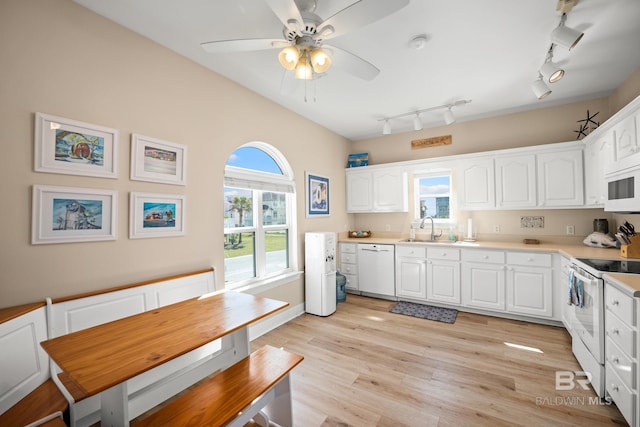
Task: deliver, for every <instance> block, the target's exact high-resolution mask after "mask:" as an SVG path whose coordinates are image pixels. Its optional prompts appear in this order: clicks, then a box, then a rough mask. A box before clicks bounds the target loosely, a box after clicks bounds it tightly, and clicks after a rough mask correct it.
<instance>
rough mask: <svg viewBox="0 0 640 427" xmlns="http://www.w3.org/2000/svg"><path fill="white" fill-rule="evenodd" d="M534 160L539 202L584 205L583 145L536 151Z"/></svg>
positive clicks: (550, 205) (564, 205)
mask: <svg viewBox="0 0 640 427" xmlns="http://www.w3.org/2000/svg"><path fill="white" fill-rule="evenodd" d="M576 145H577V144H576ZM537 163H538V206H540V207H568V206H576V207H579V206H583V205H584V181H583V170H582V147H580V146H578V147H577V148H576V149H573V150H564V151H550V152H546V153H540V154H537Z"/></svg>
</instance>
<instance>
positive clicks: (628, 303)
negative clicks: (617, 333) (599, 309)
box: [604, 284, 636, 326]
mask: <svg viewBox="0 0 640 427" xmlns="http://www.w3.org/2000/svg"><path fill="white" fill-rule="evenodd" d="M604 301H605V307H606V308H607V310H610V311H611V312H612V313H614V314H615V315H616V316H618V317H619V318H620V319H622V320H623V321H624V322H625V323H626V324H627V325H629V326H635V324H636V319H635V318H634V317H635V316H634V310H633V303H634V301H633V298H631V297H630V296H628V295H625V294H624V293H623V292H622V291H620V290H618V289H616V288H615V287H613V286H611V285H609V284H607V285H606V286H605V290H604Z"/></svg>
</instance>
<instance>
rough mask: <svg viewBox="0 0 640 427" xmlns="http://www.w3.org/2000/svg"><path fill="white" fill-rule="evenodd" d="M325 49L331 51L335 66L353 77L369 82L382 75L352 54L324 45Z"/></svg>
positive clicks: (371, 65)
mask: <svg viewBox="0 0 640 427" xmlns="http://www.w3.org/2000/svg"><path fill="white" fill-rule="evenodd" d="M324 47H326V48H328V49H330V51H331V53H332V55H331V56H332V58H333V61H332V62H333V64H334V66H336V67H340V68H341V69H343V70H344V71H346V72H347V73H349V74H351V75H352V76H355V77H358V78H360V79H362V80H367V81H369V80H373V79H374V78H376V76H377V75H378V74H379V73H380V70H379V69H378V67H376V66H375V65H373V64H372V63H370V62H367V61H365V60H364V59H362V58H360V57H359V56H357V55H354V54H353V53H351V52H348V51H346V50H344V49H341V48H339V47H336V46H329V45H324Z"/></svg>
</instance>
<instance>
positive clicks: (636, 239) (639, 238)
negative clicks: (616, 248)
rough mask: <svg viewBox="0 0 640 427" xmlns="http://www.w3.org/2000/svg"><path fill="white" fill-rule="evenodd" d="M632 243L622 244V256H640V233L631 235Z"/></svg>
mask: <svg viewBox="0 0 640 427" xmlns="http://www.w3.org/2000/svg"><path fill="white" fill-rule="evenodd" d="M629 240H630V241H631V243H629V244H628V245H621V246H620V256H621V257H623V258H640V235H636V236H629Z"/></svg>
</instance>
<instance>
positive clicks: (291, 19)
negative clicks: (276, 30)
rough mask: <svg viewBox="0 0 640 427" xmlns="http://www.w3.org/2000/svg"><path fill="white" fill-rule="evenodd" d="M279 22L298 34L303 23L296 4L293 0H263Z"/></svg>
mask: <svg viewBox="0 0 640 427" xmlns="http://www.w3.org/2000/svg"><path fill="white" fill-rule="evenodd" d="M265 1H266V3H267V4H268V5H269V7H270V8H271V10H273V13H275V14H276V16H277V17H278V19H279V20H280V22H282V23H283V24H284V26H285V27H287V28H288V29H289V30H291V31H295V32H296V33H298V35H301V34H300V28H302V25H303V23H304V20H303V19H302V15H301V14H300V10H299V9H298V5H296V2H295V1H294V0H265Z"/></svg>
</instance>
